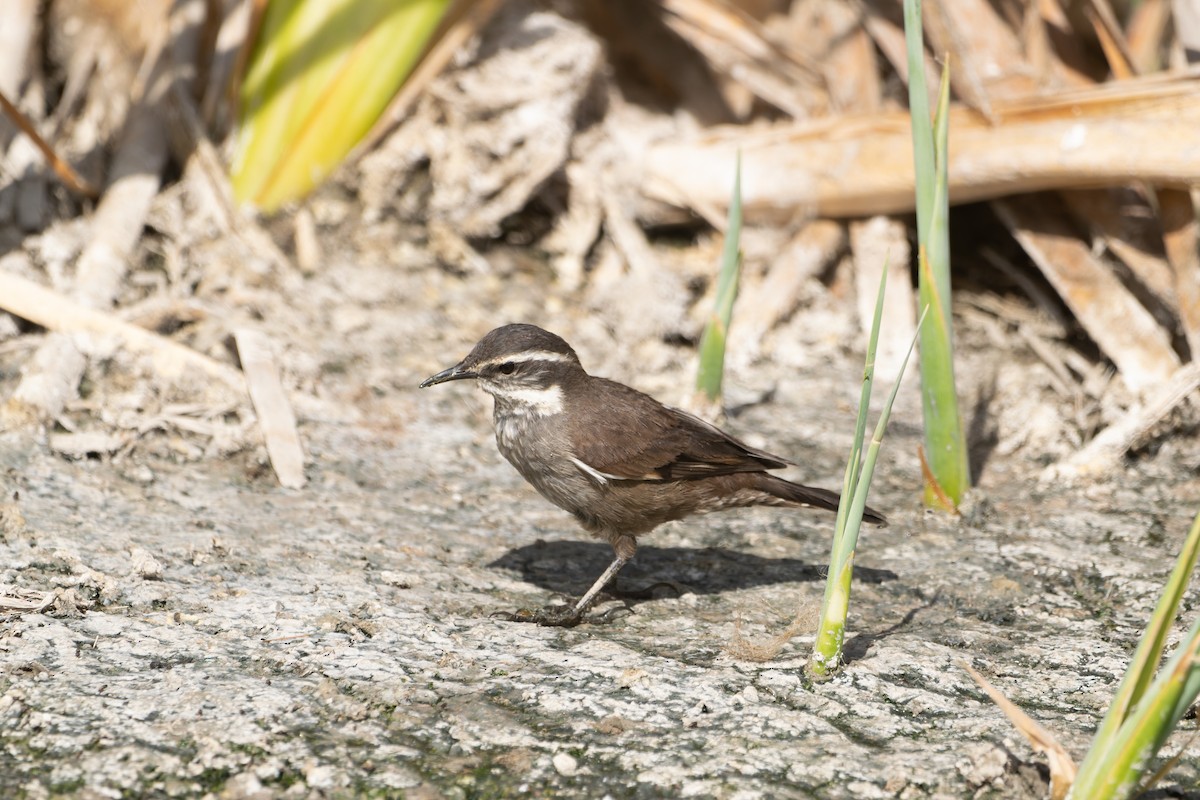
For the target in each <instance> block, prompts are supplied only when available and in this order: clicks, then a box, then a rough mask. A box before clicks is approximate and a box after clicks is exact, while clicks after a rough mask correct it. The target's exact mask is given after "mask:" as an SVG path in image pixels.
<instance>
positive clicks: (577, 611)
mask: <svg viewBox="0 0 1200 800" xmlns="http://www.w3.org/2000/svg"><path fill="white" fill-rule="evenodd" d="M628 563H629V559H628V558H623V557H621V556H619V555H618V556H617V557H616V558H614V559H613V561H612V563H611V564H609V565H608V569H606V570H604V572H603V573H602V574H601V575H600V577H599V578H596V582H595V583H593V584H592V588H590V589H588V590H587V591H586V592H584V594H583V597H581V598H579V602H578V603H576V604H575V607H574V608H573V609H571V614H572V615H573V616H575V618H576V619H578V618H581V617H582V616H583V612H585V611H587V610H588V606H590V605H591V604H592V603H594V602H596V595H598V594H600V592H602V591H604V587H605V586H608V584H609V582H610V581H612V579H613V578H615V577H617V573H618V572H620V571H621V567H623V566H625V565H626V564H628Z"/></svg>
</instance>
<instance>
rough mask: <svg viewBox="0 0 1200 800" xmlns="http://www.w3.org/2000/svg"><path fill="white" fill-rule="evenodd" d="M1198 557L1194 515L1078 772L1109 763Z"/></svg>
mask: <svg viewBox="0 0 1200 800" xmlns="http://www.w3.org/2000/svg"><path fill="white" fill-rule="evenodd" d="M1198 558H1200V515H1197V516H1196V519H1195V520H1194V521H1193V522H1192V527H1191V530H1189V531H1188V536H1187V539H1185V540H1184V543H1183V547H1182V549H1181V550H1180V552H1179V558H1178V559H1176V561H1175V568H1174V569H1173V570H1172V571H1171V577H1170V578H1168V579H1167V585H1166V586H1165V587H1164V588H1163V593H1162V597H1160V598H1159V600H1158V605H1157V606H1156V607H1155V609H1154V613H1153V615H1151V617H1150V622H1149V623H1148V624H1147V626H1146V630H1145V631H1144V632H1143V633H1142V638H1141V640H1140V641H1139V642H1138V646H1137V650H1135V651H1134V654H1133V660H1132V661H1131V663H1130V665H1129V669H1128V670H1126V672H1125V677H1124V678H1123V679H1122V680H1121V685H1120V686H1119V687H1117V692H1116V694H1115V695H1114V696H1113V701H1112V703H1111V704H1109V707H1108V711H1107V713H1105V715H1104V720H1103V721H1102V722H1101V723H1100V727H1099V729H1098V730H1097V731H1096V736H1095V737H1094V738H1093V739H1092V746H1091V749H1090V750H1089V751H1088V756H1087V758H1086V759H1085V761H1084V763H1083V765H1082V766H1081V767H1080V770H1081V772H1082V771H1084V770H1085V769H1098V768H1099V766H1098V765H1101V764H1106V763H1108V762H1109V760H1111V758H1112V755H1111V751H1112V748H1114V747H1115V746H1116V739H1117V735H1118V732H1119V731H1120V729H1121V727H1122V725H1123V723H1124V722H1125V720H1126V718H1127V717H1128V716H1129V714H1130V711H1131V709H1133V708H1134V707H1135V706H1137V705H1138V703H1139V701H1140V700H1141V699H1142V697H1143V695H1144V694H1145V692H1146V689H1147V687H1149V686H1150V685H1151V682H1152V681H1153V679H1154V670H1155V667H1156V666H1157V665H1158V663H1159V662H1160V661H1161V660H1162V654H1163V650H1164V648H1165V647H1166V643H1167V636H1168V634H1169V633H1170V631H1171V625H1172V624H1173V623H1174V621H1175V614H1176V613H1177V612H1178V610H1179V604H1180V602H1181V601H1182V600H1183V595H1184V593H1185V592H1186V591H1187V587H1188V582H1189V579H1190V578H1191V575H1192V573H1193V571H1194V570H1195V568H1196V563H1197V560H1198Z"/></svg>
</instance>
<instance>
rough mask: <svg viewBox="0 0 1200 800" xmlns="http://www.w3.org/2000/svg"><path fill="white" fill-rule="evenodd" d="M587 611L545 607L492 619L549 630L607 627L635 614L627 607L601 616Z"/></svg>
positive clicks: (495, 614)
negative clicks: (615, 620)
mask: <svg viewBox="0 0 1200 800" xmlns="http://www.w3.org/2000/svg"><path fill="white" fill-rule="evenodd" d="M586 610H587V609H576V607H575V606H573V605H552V606H543V607H542V608H539V609H538V610H537V611H531V610H529V609H527V608H521V609H518V610H516V611H495V612H493V613H492V615H491V616H492V619H502V620H504V621H505V622H532V623H534V624H535V625H543V626H545V627H549V628H574V627H575V626H576V625H607V624H608V623H610V622H612V621H613V620H614V619H616V618H617V617H618V616H620V615H621V613H622V612H628V613H630V614H632V613H633V609H632V608H630V607H629V606H627V605H621V606H616V607H614V608H610V609H608V610H607V611H604V612H602V613H599V614H593V615H592V616H590V617H589V616H585V612H586Z"/></svg>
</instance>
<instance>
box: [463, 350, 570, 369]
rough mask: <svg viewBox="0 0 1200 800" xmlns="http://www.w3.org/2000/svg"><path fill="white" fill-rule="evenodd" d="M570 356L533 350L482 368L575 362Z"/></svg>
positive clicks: (490, 362)
mask: <svg viewBox="0 0 1200 800" xmlns="http://www.w3.org/2000/svg"><path fill="white" fill-rule="evenodd" d="M574 360H575V359H573V358H571V357H570V356H568V355H565V354H563V353H555V352H552V351H550V350H531V351H528V352H525V353H513V354H512V355H511V356H499V357H498V358H493V359H492V360H491V361H484V362H483V363H482V364H480V365H479V366H480V367H494V366H496V365H497V364H508V363H512V364H523V363H525V362H526V361H559V362H562V361H574Z"/></svg>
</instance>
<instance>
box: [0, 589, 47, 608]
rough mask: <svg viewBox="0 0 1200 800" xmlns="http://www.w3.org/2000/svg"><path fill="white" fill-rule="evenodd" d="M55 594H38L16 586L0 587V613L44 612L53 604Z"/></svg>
mask: <svg viewBox="0 0 1200 800" xmlns="http://www.w3.org/2000/svg"><path fill="white" fill-rule="evenodd" d="M55 597H57V594H56V593H55V592H39V591H36V590H34V589H21V588H19V587H16V586H0V611H29V612H33V613H37V612H39V611H45V610H46V609H47V608H49V607H50V606H52V605H53V604H54V599H55Z"/></svg>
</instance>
